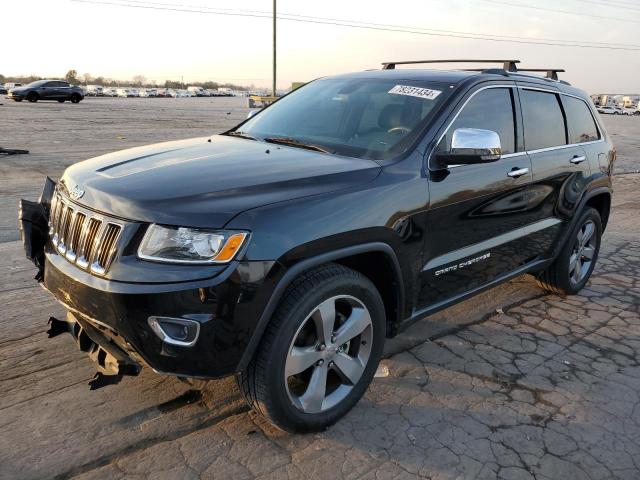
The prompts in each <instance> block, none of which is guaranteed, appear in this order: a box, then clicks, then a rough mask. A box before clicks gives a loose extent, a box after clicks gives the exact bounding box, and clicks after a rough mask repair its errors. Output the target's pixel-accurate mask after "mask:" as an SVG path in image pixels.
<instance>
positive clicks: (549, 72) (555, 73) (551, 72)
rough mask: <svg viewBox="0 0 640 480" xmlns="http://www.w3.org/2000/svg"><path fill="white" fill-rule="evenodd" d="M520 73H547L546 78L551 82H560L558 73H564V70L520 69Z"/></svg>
mask: <svg viewBox="0 0 640 480" xmlns="http://www.w3.org/2000/svg"><path fill="white" fill-rule="evenodd" d="M517 71H518V72H545V73H546V75H545V77H546V78H550V79H551V80H558V73H559V72H564V71H565V70H564V69H563V68H519V69H518V70H517Z"/></svg>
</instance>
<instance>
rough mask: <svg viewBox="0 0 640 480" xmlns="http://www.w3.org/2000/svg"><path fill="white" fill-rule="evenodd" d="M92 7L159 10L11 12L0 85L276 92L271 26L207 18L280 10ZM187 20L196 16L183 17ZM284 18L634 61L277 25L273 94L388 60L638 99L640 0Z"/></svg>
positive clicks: (41, 3) (261, 6)
mask: <svg viewBox="0 0 640 480" xmlns="http://www.w3.org/2000/svg"><path fill="white" fill-rule="evenodd" d="M96 1H99V2H107V3H127V4H129V5H139V6H147V7H149V6H153V7H154V8H131V7H124V6H117V5H113V4H104V3H100V4H97V3H80V2H77V1H73V0H20V1H19V2H17V3H16V2H12V3H13V8H18V9H19V10H20V11H22V12H30V13H29V14H28V15H24V16H23V15H21V16H20V17H15V18H13V19H5V21H4V22H3V27H2V38H3V40H4V42H3V43H4V44H5V46H6V45H10V46H11V48H9V49H3V51H2V53H1V54H0V73H1V74H4V75H23V74H24V75H27V74H35V75H40V76H57V77H60V76H64V74H65V73H66V72H67V70H69V69H75V70H77V71H78V73H80V74H84V73H89V74H91V75H92V76H94V77H95V76H105V77H110V78H117V79H123V80H124V79H131V78H132V77H133V76H135V75H144V76H145V77H146V78H147V79H150V80H155V81H157V82H159V83H162V82H164V80H167V79H172V80H180V79H182V78H183V79H184V82H186V83H189V82H193V81H204V80H214V81H218V82H233V83H239V84H244V85H250V84H254V85H256V86H258V87H268V86H270V85H271V62H272V57H271V49H272V37H271V35H272V24H271V19H270V18H255V17H243V16H232V15H215V14H208V13H202V12H204V11H211V9H215V8H217V9H226V10H227V11H228V13H233V12H235V13H238V12H239V11H254V12H269V11H271V9H272V0H234V1H233V2H231V1H223V0H158V1H157V2H152V1H151V0H96ZM534 5H535V6H534ZM158 8H170V9H174V10H162V9H158ZM185 8H186V9H190V10H200V12H180V11H175V10H180V9H185ZM5 10H6V9H5ZM230 11H233V12H230ZM278 11H279V12H281V13H283V14H296V15H304V16H309V17H314V18H318V17H323V18H334V19H335V18H337V19H343V20H350V21H357V22H371V23H376V24H386V25H397V26H402V27H411V28H414V29H415V28H421V29H435V30H440V31H443V30H446V31H450V32H467V33H473V34H481V35H501V36H517V37H526V38H538V39H540V38H545V39H553V40H565V41H575V42H578V43H579V42H601V43H605V42H606V43H615V44H626V45H627V47H625V48H631V49H634V50H613V49H598V48H579V47H575V46H573V47H565V46H553V45H528V44H524V43H513V42H512V41H509V42H494V41H486V40H479V39H468V38H452V37H449V36H441V35H424V34H419V35H418V34H411V33H405V32H398V31H383V30H372V29H361V28H348V27H343V26H335V25H326V24H316V23H303V22H292V21H288V20H284V19H280V20H278V80H277V84H278V87H279V88H283V89H284V88H287V87H289V86H290V84H291V82H293V81H309V80H312V79H314V78H317V77H321V76H326V75H332V74H338V73H345V72H353V71H360V70H364V69H372V68H379V67H380V63H381V62H383V61H388V60H408V59H428V58H516V59H520V60H522V65H523V66H528V67H554V68H564V69H565V70H567V72H566V73H565V74H562V75H561V78H563V79H566V80H568V81H569V82H571V83H572V84H574V85H576V86H578V87H580V88H582V89H584V90H586V91H588V92H589V93H604V92H607V93H640V0H610V1H605V0H603V1H598V0H536V2H530V1H527V0H395V1H389V0H385V1H382V0H368V1H366V0H322V1H314V2H309V1H303V0H278ZM563 12H569V13H563ZM258 15H260V13H258ZM385 28H386V27H385ZM432 33H433V32H432ZM440 33H441V32H440ZM454 34H455V33H454ZM547 43H554V42H547ZM629 45H631V46H629Z"/></svg>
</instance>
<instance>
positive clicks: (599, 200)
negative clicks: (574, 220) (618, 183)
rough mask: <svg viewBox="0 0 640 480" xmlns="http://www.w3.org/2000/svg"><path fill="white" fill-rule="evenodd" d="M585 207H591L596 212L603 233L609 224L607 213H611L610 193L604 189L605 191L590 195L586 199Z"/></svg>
mask: <svg viewBox="0 0 640 480" xmlns="http://www.w3.org/2000/svg"><path fill="white" fill-rule="evenodd" d="M585 207H593V208H595V209H596V210H597V211H598V213H599V214H600V219H601V220H602V231H604V230H605V228H606V227H607V223H608V222H609V213H610V211H611V191H609V190H608V189H605V191H602V192H598V193H595V194H594V195H590V196H589V197H588V198H587V199H586V202H585Z"/></svg>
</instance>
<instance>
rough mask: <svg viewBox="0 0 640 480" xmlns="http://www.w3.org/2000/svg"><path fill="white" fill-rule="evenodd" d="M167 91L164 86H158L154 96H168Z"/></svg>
mask: <svg viewBox="0 0 640 480" xmlns="http://www.w3.org/2000/svg"><path fill="white" fill-rule="evenodd" d="M168 96H169V92H168V90H167V89H166V88H159V89H158V90H156V97H168Z"/></svg>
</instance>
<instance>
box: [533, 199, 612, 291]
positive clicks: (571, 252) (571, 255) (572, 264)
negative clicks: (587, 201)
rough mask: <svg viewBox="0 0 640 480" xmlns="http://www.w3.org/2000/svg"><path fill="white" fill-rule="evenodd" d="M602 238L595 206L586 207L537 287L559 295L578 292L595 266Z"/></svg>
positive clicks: (541, 276) (600, 224)
mask: <svg viewBox="0 0 640 480" xmlns="http://www.w3.org/2000/svg"><path fill="white" fill-rule="evenodd" d="M601 237H602V220H601V219H600V214H599V213H598V211H597V210H596V209H594V208H587V209H586V210H585V211H584V213H583V214H582V215H581V217H580V220H579V221H578V222H577V223H576V226H575V227H574V228H573V230H572V232H571V235H570V236H569V239H568V240H567V243H566V245H565V246H564V247H563V249H562V251H561V252H560V255H559V256H558V258H557V259H556V260H555V261H554V262H553V263H552V264H551V266H550V267H549V268H547V270H545V271H544V272H542V273H541V274H540V276H539V277H538V283H539V284H540V286H541V287H542V288H544V289H546V290H549V291H550V292H553V293H557V294H560V295H573V294H576V293H578V292H579V291H580V290H581V289H582V288H583V287H584V286H585V285H586V283H587V281H588V280H589V277H590V276H591V273H592V272H593V269H594V268H595V265H596V261H597V259H598V253H599V251H600V240H601Z"/></svg>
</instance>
